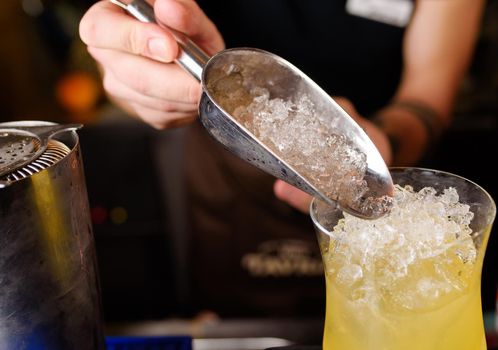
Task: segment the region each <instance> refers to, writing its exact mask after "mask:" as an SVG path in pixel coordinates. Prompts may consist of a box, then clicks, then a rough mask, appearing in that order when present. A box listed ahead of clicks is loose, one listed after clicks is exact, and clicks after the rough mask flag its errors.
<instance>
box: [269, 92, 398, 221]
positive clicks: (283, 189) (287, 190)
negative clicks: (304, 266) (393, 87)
mask: <svg viewBox="0 0 498 350" xmlns="http://www.w3.org/2000/svg"><path fill="white" fill-rule="evenodd" d="M334 100H335V101H336V102H337V103H338V104H339V105H340V106H341V107H342V108H343V109H344V110H345V111H346V112H347V113H348V114H349V115H350V116H351V117H352V118H353V119H354V120H355V121H356V122H357V123H358V124H359V125H360V126H361V127H362V128H363V130H365V132H366V133H367V135H368V136H369V137H370V139H371V140H372V142H373V143H374V144H375V145H376V146H377V149H378V150H379V152H380V154H381V155H382V157H383V158H384V161H385V162H386V164H388V165H389V164H390V163H391V159H392V154H391V146H390V144H389V140H388V138H387V136H386V135H385V134H384V133H383V132H382V130H380V129H379V128H378V127H377V126H375V124H373V123H372V122H371V121H369V120H367V119H365V118H363V117H361V116H360V115H359V114H358V111H357V110H356V108H355V107H354V106H353V104H352V103H351V101H349V100H348V99H346V98H344V97H334ZM273 192H274V193H275V196H276V197H277V198H279V199H280V200H282V201H284V202H287V203H288V204H289V205H291V206H293V207H294V208H296V209H298V210H299V211H301V212H303V213H305V214H308V213H309V208H310V204H311V200H312V199H313V198H312V197H311V196H310V195H309V194H307V193H306V192H303V191H301V190H300V189H298V188H296V187H294V186H292V185H289V184H288V183H286V182H285V181H282V180H277V181H275V185H274V186H273Z"/></svg>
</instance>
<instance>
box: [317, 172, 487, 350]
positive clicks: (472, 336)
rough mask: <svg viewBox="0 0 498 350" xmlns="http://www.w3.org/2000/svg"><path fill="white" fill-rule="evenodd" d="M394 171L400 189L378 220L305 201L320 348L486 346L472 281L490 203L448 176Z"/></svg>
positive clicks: (459, 349)
mask: <svg viewBox="0 0 498 350" xmlns="http://www.w3.org/2000/svg"><path fill="white" fill-rule="evenodd" d="M392 175H393V180H394V182H395V183H398V184H401V185H402V186H398V187H397V190H396V193H395V199H394V205H393V209H392V211H391V212H390V213H389V215H386V216H385V217H383V218H380V219H378V220H372V221H369V220H361V219H358V218H355V217H353V216H350V215H347V214H343V213H342V211H341V210H340V208H336V207H331V206H329V205H326V204H324V203H321V202H318V201H314V203H313V204H312V207H311V216H312V219H313V222H314V224H315V228H316V231H317V236H318V240H319V243H320V249H321V252H322V259H323V263H324V269H325V278H326V286H327V307H326V316H325V329H324V337H323V350H486V339H485V333H484V325H483V318H482V309H481V293H480V285H481V270H482V263H483V259H484V253H485V250H486V245H487V241H488V238H489V233H490V231H491V226H492V223H493V220H494V217H495V214H496V207H495V204H494V202H493V200H492V199H491V197H490V196H489V195H488V194H487V193H486V192H485V191H484V190H483V189H482V188H480V187H478V186H477V185H475V184H474V183H472V182H470V181H468V180H465V179H463V178H461V177H458V176H455V175H452V174H448V173H443V172H438V171H433V170H426V169H416V168H406V169H398V170H396V171H394V172H392Z"/></svg>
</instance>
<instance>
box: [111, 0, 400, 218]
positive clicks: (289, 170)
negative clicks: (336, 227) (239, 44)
mask: <svg viewBox="0 0 498 350" xmlns="http://www.w3.org/2000/svg"><path fill="white" fill-rule="evenodd" d="M110 1H111V2H112V3H114V4H116V5H118V6H120V7H121V8H123V9H124V10H126V11H127V12H128V13H129V14H131V15H132V16H134V17H135V18H137V19H138V20H140V21H142V22H149V23H157V22H156V19H155V16H154V9H153V8H152V7H151V6H150V5H149V4H148V3H147V2H145V1H144V0H133V1H130V2H127V1H124V0H110ZM159 25H161V24H160V23H159ZM161 26H163V27H165V26H164V25H161ZM167 29H168V30H170V31H171V32H172V33H173V35H174V37H175V39H176V40H177V42H178V43H179V46H180V53H179V55H178V57H177V59H176V60H175V62H176V63H177V64H179V65H180V66H181V67H183V68H184V69H185V70H186V71H187V72H189V73H190V74H191V75H192V76H193V77H195V78H196V79H197V80H199V81H200V82H201V84H202V88H203V93H202V97H201V101H200V104H199V116H200V120H201V122H202V124H203V125H204V127H205V128H206V130H207V131H208V132H209V133H210V134H211V135H212V136H213V137H214V138H215V139H216V140H217V141H219V142H221V143H222V144H223V145H224V146H225V147H226V148H228V149H229V150H230V151H231V152H233V153H234V154H236V155H238V156H239V157H240V158H242V159H244V160H246V161H247V162H249V163H251V164H253V165H255V166H257V167H259V168H260V169H262V170H264V171H265V172H267V173H269V174H271V175H273V176H275V177H277V178H280V179H282V180H284V181H286V182H287V183H290V184H291V185H293V186H295V187H298V188H300V189H301V190H303V191H305V192H307V193H309V194H310V195H312V196H314V197H318V198H320V199H322V200H324V201H326V202H328V203H330V204H333V205H337V204H339V205H340V207H341V208H342V209H343V210H345V211H346V212H349V213H351V214H353V215H355V216H359V217H363V218H367V219H373V218H377V217H380V216H382V215H384V214H385V213H386V212H388V211H389V210H390V203H391V201H390V198H391V197H392V196H393V192H394V186H393V182H392V179H391V175H390V173H389V170H388V168H387V166H386V164H385V162H384V160H383V159H382V156H381V155H380V153H379V152H378V150H377V148H376V147H375V145H374V144H373V143H372V141H371V140H370V139H369V137H368V136H367V135H366V134H365V132H364V131H363V129H362V128H361V127H359V126H358V124H357V123H356V122H355V121H354V120H353V119H352V118H351V117H350V116H349V115H348V114H347V113H346V112H345V111H344V110H343V109H342V108H341V107H340V106H339V105H338V104H337V103H336V102H335V101H334V100H333V99H332V98H331V97H330V96H329V95H328V94H327V93H326V92H325V91H324V90H322V89H321V88H320V87H319V86H318V85H317V84H316V83H314V82H313V81H312V80H311V79H310V78H308V77H307V76H306V75H305V74H304V73H302V72H301V71H300V70H299V69H297V68H296V67H294V66H293V65H292V64H290V63H289V62H287V61H286V60H284V59H282V58H281V57H278V56H276V55H274V54H272V53H269V52H266V51H263V50H259V49H254V48H235V49H227V50H223V51H221V52H218V53H217V54H215V55H214V56H212V57H209V56H208V55H207V54H206V53H204V51H203V50H202V49H200V48H199V47H198V46H197V45H195V44H194V43H193V42H192V41H191V40H190V39H189V38H188V37H187V36H185V35H184V34H182V33H179V32H177V31H174V30H172V29H170V28H167ZM233 65H237V66H238V67H243V69H244V70H245V71H246V72H250V73H251V74H248V75H249V76H251V77H252V81H251V84H252V85H253V86H258V87H262V88H265V89H267V90H268V91H269V92H270V95H272V96H276V97H279V98H283V99H287V100H292V99H293V97H295V96H297V95H298V94H303V93H305V94H307V95H308V96H309V97H310V98H311V100H312V102H313V104H314V105H315V106H316V109H317V110H319V112H320V113H321V115H326V116H327V117H328V118H330V121H331V125H333V127H334V130H337V134H339V135H343V136H345V137H346V138H347V139H348V140H349V141H350V142H351V143H352V144H353V145H354V146H355V148H356V149H358V150H360V151H361V152H362V153H363V154H365V155H366V163H367V164H366V172H365V176H364V180H365V181H366V183H367V185H368V191H367V193H365V194H364V195H363V197H362V198H361V199H360V200H357V201H352V200H351V199H350V197H348V196H342V195H341V193H332V194H329V195H325V194H323V193H322V192H321V191H320V190H318V189H317V187H316V184H314V183H312V182H311V181H310V179H309V178H307V177H305V176H303V175H302V174H300V173H299V172H298V171H296V170H295V169H294V168H293V167H292V166H290V165H289V164H288V163H287V162H286V159H285V158H282V157H281V156H278V155H276V154H275V153H274V152H273V151H272V150H271V149H269V148H268V147H267V146H266V145H265V144H264V143H263V142H261V141H260V140H259V139H258V138H257V137H255V136H254V135H253V134H252V133H251V132H249V131H248V130H247V129H246V128H245V127H244V126H243V125H241V123H239V122H238V121H237V120H236V119H235V118H234V117H233V116H232V115H231V113H230V111H228V110H226V109H224V108H223V107H222V104H221V101H220V100H219V99H217V98H216V96H217V95H218V94H219V91H220V89H223V88H224V87H223V86H222V85H220V84H217V82H218V81H221V80H222V79H220V74H222V73H223V72H226V71H227V69H229V67H231V66H233ZM220 72H221V73H220ZM225 74H226V73H225Z"/></svg>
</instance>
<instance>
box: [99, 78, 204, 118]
mask: <svg viewBox="0 0 498 350" xmlns="http://www.w3.org/2000/svg"><path fill="white" fill-rule="evenodd" d="M103 84H104V88H105V90H106V91H107V93H108V94H109V95H111V96H112V97H114V98H115V99H120V100H126V101H128V102H130V103H135V104H139V105H142V106H144V107H146V108H148V109H153V110H158V111H162V112H186V113H196V112H197V103H182V102H175V101H171V100H166V99H161V98H154V97H150V96H146V95H143V94H141V93H139V92H137V91H135V90H133V89H132V88H130V87H129V86H128V85H126V84H124V83H122V82H121V81H120V80H119V79H117V78H116V77H115V76H114V74H113V73H112V72H111V71H107V72H106V73H105V74H104V79H103Z"/></svg>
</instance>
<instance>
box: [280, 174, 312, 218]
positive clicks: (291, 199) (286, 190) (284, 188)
mask: <svg viewBox="0 0 498 350" xmlns="http://www.w3.org/2000/svg"><path fill="white" fill-rule="evenodd" d="M273 192H274V193H275V196H276V197H277V198H278V199H280V200H282V201H284V202H286V203H287V204H289V205H291V206H292V207H294V208H296V209H297V210H299V211H301V212H303V213H305V214H308V213H309V208H310V204H311V200H312V197H311V196H310V195H309V194H307V193H306V192H303V191H301V190H300V189H298V188H296V187H294V186H292V185H289V184H288V183H286V182H284V181H282V180H277V181H275V184H274V186H273Z"/></svg>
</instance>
